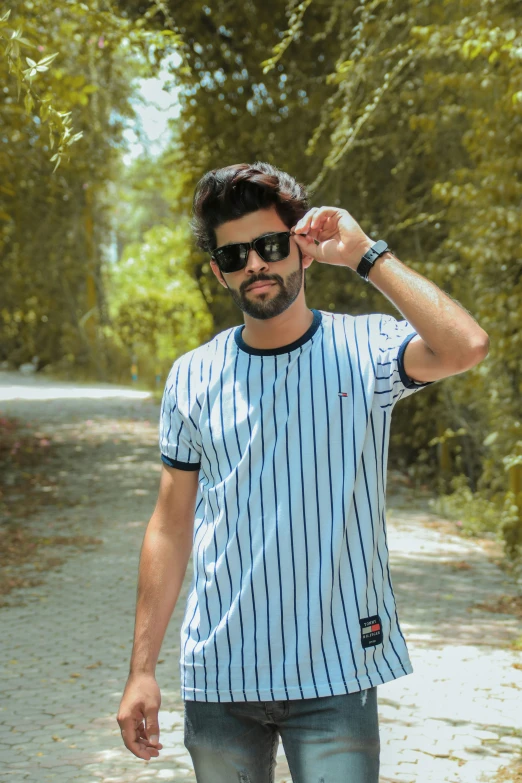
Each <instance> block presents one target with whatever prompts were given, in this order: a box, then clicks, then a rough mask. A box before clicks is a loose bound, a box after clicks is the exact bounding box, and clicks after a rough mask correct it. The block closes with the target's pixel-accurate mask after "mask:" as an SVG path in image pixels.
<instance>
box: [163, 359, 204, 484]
mask: <svg viewBox="0 0 522 783" xmlns="http://www.w3.org/2000/svg"><path fill="white" fill-rule="evenodd" d="M183 358H184V357H180V359H177V360H176V361H175V362H174V364H173V365H172V369H171V371H170V373H169V375H168V378H167V381H166V383H165V389H164V391H163V398H162V401H161V413H160V422H159V449H160V455H161V460H162V462H164V463H165V464H166V465H168V466H169V467H171V468H179V469H180V470H199V468H200V466H201V448H200V446H199V445H198V430H197V424H196V421H195V419H194V418H193V416H192V415H191V395H190V391H191V390H190V376H189V375H188V373H189V372H190V365H189V367H188V370H187V369H186V362H183V361H182V359H183ZM192 398H193V399H194V398H195V396H194V391H192Z"/></svg>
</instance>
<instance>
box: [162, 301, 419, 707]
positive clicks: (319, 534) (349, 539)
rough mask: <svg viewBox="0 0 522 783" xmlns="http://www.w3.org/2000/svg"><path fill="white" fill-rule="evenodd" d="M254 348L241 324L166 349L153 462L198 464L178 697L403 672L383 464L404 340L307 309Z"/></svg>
mask: <svg viewBox="0 0 522 783" xmlns="http://www.w3.org/2000/svg"><path fill="white" fill-rule="evenodd" d="M312 312H313V315H314V318H313V323H312V324H311V326H310V328H309V329H308V330H307V331H306V332H305V334H303V335H302V337H301V338H300V339H298V340H296V341H295V342H293V343H291V344H289V345H285V346H283V347H280V348H273V349H257V348H252V347H250V346H248V345H247V344H246V343H245V342H244V341H243V339H242V337H241V333H242V330H243V328H244V327H243V325H241V326H236V327H232V328H230V329H226V330H224V331H222V332H220V333H219V334H217V335H216V336H215V337H214V338H213V339H211V340H210V341H209V342H207V343H205V344H204V345H201V346H199V347H198V348H195V349H194V350H192V351H189V352H188V353H186V354H184V355H183V356H180V357H179V358H178V359H176V361H175V362H174V364H173V365H172V369H171V371H170V373H169V376H168V379H167V382H166V385H165V390H164V394H163V402H162V406H161V416H160V433H159V446H160V452H161V458H162V460H163V461H164V462H165V463H166V464H167V465H170V466H172V467H176V468H181V469H182V470H198V471H199V476H198V480H199V486H198V492H197V498H196V512H195V520H194V534H193V535H194V538H193V566H194V574H193V579H192V584H191V587H190V590H189V594H188V596H187V601H186V605H185V613H184V619H183V622H182V627H181V655H180V660H179V665H180V676H181V696H182V699H187V700H192V701H225V702H230V701H261V700H262V701H275V700H281V699H306V698H312V697H318V696H330V695H336V694H344V693H351V692H354V691H359V690H362V689H364V688H369V687H373V686H375V685H378V684H381V683H385V682H387V681H389V680H392V679H397V678H398V677H402V676H404V675H406V674H410V673H411V672H412V671H413V669H412V665H411V662H410V659H409V655H408V650H407V647H406V642H405V639H404V636H403V634H402V631H401V628H400V625H399V619H398V616H397V608H396V605H395V596H394V592H393V587H392V581H391V576H390V569H389V562H388V543H387V535H386V523H385V498H386V465H387V454H388V442H389V434H390V419H391V413H392V410H393V407H394V405H395V404H396V402H397V401H398V400H400V399H401V398H404V397H407V396H408V395H410V394H413V393H414V392H415V391H417V390H418V389H420V388H423V387H424V386H428V385H429V384H428V383H423V384H418V383H415V382H414V381H412V380H411V379H410V378H408V376H407V375H406V374H405V371H404V366H403V354H404V349H405V347H406V345H407V343H408V341H409V340H410V339H411V338H412V337H413V336H414V335H415V334H416V332H415V330H414V329H413V327H412V326H411V324H409V323H408V321H406V320H402V321H397V320H396V319H395V318H393V317H392V316H390V315H384V314H380V313H372V314H370V315H358V316H352V315H345V314H341V313H330V312H326V311H323V310H315V309H313V310H312Z"/></svg>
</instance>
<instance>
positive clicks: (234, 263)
mask: <svg viewBox="0 0 522 783" xmlns="http://www.w3.org/2000/svg"><path fill="white" fill-rule="evenodd" d="M290 235H291V232H290V231H277V232H275V233H274V234H265V235H264V236H262V237H257V239H253V240H252V242H232V243H231V244H230V245H221V247H217V248H216V249H215V250H213V251H212V258H213V259H214V261H215V262H216V264H217V265H218V266H219V268H220V269H221V271H222V272H239V270H240V269H244V267H245V266H246V263H247V258H248V254H249V252H250V249H251V248H254V250H255V251H256V253H258V255H260V256H261V258H262V259H263V261H267V262H269V263H272V261H282V260H283V259H284V258H288V255H289V254H290Z"/></svg>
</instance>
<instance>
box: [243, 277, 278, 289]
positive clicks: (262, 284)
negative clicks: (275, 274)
mask: <svg viewBox="0 0 522 783" xmlns="http://www.w3.org/2000/svg"><path fill="white" fill-rule="evenodd" d="M273 285H275V283H274V282H273V281H272V280H263V281H260V282H259V283H253V284H252V285H249V286H248V288H247V291H256V290H257V289H265V288H266V289H268V288H270V286H273Z"/></svg>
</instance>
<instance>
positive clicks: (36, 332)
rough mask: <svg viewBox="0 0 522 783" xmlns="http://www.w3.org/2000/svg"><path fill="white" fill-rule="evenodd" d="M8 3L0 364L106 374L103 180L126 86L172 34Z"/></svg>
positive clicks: (66, 6) (2, 74) (157, 57)
mask: <svg viewBox="0 0 522 783" xmlns="http://www.w3.org/2000/svg"><path fill="white" fill-rule="evenodd" d="M9 6H10V8H9V9H8V10H9V11H10V14H8V13H7V12H6V13H2V20H3V21H2V26H1V27H0V83H1V84H2V89H3V95H2V102H1V103H0V123H1V124H2V139H3V143H2V144H1V145H0V170H1V171H2V178H1V182H0V278H1V280H2V285H1V286H0V360H5V359H8V360H9V361H10V362H11V363H12V364H14V365H15V366H16V365H19V364H20V363H22V362H24V361H28V360H29V359H30V358H31V357H32V356H33V355H35V354H37V355H38V356H39V357H40V361H41V364H43V365H47V364H49V363H50V364H51V365H53V366H56V365H59V366H62V365H63V366H65V365H67V367H71V366H73V365H75V366H77V367H81V368H84V369H85V370H86V371H87V370H89V372H91V373H93V372H94V373H95V374H96V375H97V376H98V377H99V378H106V377H108V376H107V373H108V372H109V367H108V362H109V358H108V354H107V350H108V349H107V346H104V345H103V330H104V328H105V327H106V326H108V314H107V308H106V303H105V298H104V291H103V284H102V268H103V265H104V262H105V255H106V252H107V250H106V247H107V244H108V237H109V236H110V231H111V223H112V212H113V204H112V203H111V198H112V195H111V189H110V183H111V182H112V181H113V180H116V179H117V178H118V176H119V171H120V170H121V161H120V155H121V148H122V141H123V131H124V130H125V125H126V122H127V120H128V119H130V118H132V117H133V115H134V109H133V107H132V105H131V99H132V97H133V94H134V80H135V79H136V77H138V76H146V75H151V74H153V73H154V72H155V70H157V66H158V63H159V62H160V61H161V56H162V53H169V52H172V51H173V50H174V49H175V48H176V45H177V40H178V39H177V36H176V35H175V33H174V32H173V31H169V30H161V31H152V30H146V29H144V28H143V27H142V26H141V25H140V26H138V25H137V24H135V23H134V22H133V21H131V20H129V19H124V18H122V17H120V16H118V15H117V14H113V13H111V12H109V11H107V10H105V9H106V6H105V5H104V6H103V7H102V4H100V3H99V2H94V3H90V4H89V5H86V4H85V3H81V2H67V3H63V4H60V5H59V7H54V6H52V5H51V6H50V5H49V4H48V3H45V2H43V0H31V1H30V2H29V0H28V1H27V2H22V0H11V1H10V2H9ZM147 21H148V17H146V18H145V19H144V22H147ZM26 55H28V56H29V59H30V60H31V61H32V62H33V63H35V64H36V65H32V64H31V63H30V62H29V63H27V60H26V59H25V58H26ZM26 64H27V65H29V68H27V67H26ZM21 95H23V96H24V100H23V101H22V99H21V97H20V96H21ZM45 126H46V127H45ZM44 131H46V132H44ZM73 141H74V143H73ZM65 151H66V152H65ZM57 156H58V157H57ZM54 161H55V162H56V165H54ZM58 164H61V165H60V166H59V168H58V170H56V169H57V166H58ZM53 166H54V168H53Z"/></svg>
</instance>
